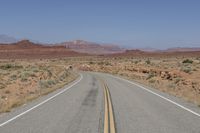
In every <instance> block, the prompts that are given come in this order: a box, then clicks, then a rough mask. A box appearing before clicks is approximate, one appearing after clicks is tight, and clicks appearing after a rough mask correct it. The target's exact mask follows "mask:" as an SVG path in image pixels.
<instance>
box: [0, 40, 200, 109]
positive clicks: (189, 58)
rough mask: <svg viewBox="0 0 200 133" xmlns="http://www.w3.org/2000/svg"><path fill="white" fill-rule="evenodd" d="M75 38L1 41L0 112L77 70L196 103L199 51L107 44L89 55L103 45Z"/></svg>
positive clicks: (199, 85)
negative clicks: (118, 78)
mask: <svg viewBox="0 0 200 133" xmlns="http://www.w3.org/2000/svg"><path fill="white" fill-rule="evenodd" d="M75 42H76V44H74V45H75V46H74V47H72V45H73V44H72V42H70V45H67V47H66V46H65V45H50V46H47V45H40V44H35V43H32V42H30V41H28V40H23V41H20V42H17V43H12V44H2V45H0V94H1V97H0V112H9V111H10V110H11V109H12V108H15V107H18V106H19V105H22V104H24V103H26V102H27V101H30V100H32V99H35V98H37V97H39V96H41V95H45V94H47V93H49V92H52V91H53V90H55V89H59V88H61V87H63V86H64V85H66V84H67V83H70V82H72V81H73V80H75V79H76V78H77V77H78V71H94V72H103V73H110V74H113V75H117V76H122V77H124V78H127V79H130V80H133V81H136V82H138V83H141V84H145V85H147V86H151V87H153V88H155V89H159V90H161V91H163V92H166V93H169V94H171V95H174V96H176V97H180V98H183V99H185V100H186V101H189V102H192V103H194V104H196V105H198V106H200V81H199V79H200V76H199V75H200V52H199V51H191V50H189V51H187V50H186V51H182V50H177V51H176V52H175V51H173V50H170V51H156V52H146V51H141V50H138V49H135V50H124V49H117V50H116V46H114V48H113V49H112V46H110V47H109V48H108V49H106V52H102V53H101V51H102V50H103V49H105V47H102V48H100V50H99V51H98V54H91V53H90V51H91V49H92V48H94V49H95V50H96V49H98V48H99V47H101V45H98V47H97V46H96V45H95V46H94V47H92V46H91V45H92V44H86V42H84V43H83V42H82V41H75ZM77 43H79V44H77ZM69 46H70V47H72V49H70V47H69ZM75 48H76V49H77V50H76V51H74V49H75ZM87 48H88V50H87ZM109 50H110V51H111V52H110V53H109ZM80 51H81V52H80ZM83 51H84V52H83ZM113 51H115V52H114V53H113ZM116 51H117V52H116ZM106 53H109V54H106Z"/></svg>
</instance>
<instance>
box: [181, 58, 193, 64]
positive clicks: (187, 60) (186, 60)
mask: <svg viewBox="0 0 200 133" xmlns="http://www.w3.org/2000/svg"><path fill="white" fill-rule="evenodd" d="M182 63H189V64H192V63H193V61H192V60H190V59H185V60H183V62H182Z"/></svg>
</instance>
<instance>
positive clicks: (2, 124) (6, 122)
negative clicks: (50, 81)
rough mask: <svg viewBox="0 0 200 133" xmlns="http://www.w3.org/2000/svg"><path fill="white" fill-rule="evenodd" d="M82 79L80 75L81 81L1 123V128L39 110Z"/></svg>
mask: <svg viewBox="0 0 200 133" xmlns="http://www.w3.org/2000/svg"><path fill="white" fill-rule="evenodd" d="M82 78H83V76H82V74H80V79H79V80H78V81H76V82H75V83H73V84H71V85H70V86H68V87H67V88H65V89H63V90H62V91H60V92H58V93H56V94H55V95H53V96H52V97H50V98H48V99H46V100H44V101H43V102H41V103H39V104H37V105H35V106H33V107H32V108H30V109H28V110H26V111H24V112H23V113H21V114H18V115H16V116H14V117H13V118H11V119H9V120H7V121H5V122H3V123H1V124H0V127H2V126H4V125H6V124H8V123H10V122H12V121H14V120H15V119H17V118H19V117H21V116H22V115H25V114H26V113H28V112H30V111H32V110H34V109H35V108H37V107H39V106H41V105H43V104H45V103H46V102H48V101H50V100H51V99H53V98H55V97H56V96H58V95H60V94H62V93H64V92H65V91H67V90H68V89H70V88H71V87H73V86H74V85H76V84H77V83H79V82H80V81H81V80H82Z"/></svg>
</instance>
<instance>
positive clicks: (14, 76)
mask: <svg viewBox="0 0 200 133" xmlns="http://www.w3.org/2000/svg"><path fill="white" fill-rule="evenodd" d="M66 64H67V63H66V62H65V61H64V60H63V61H62V62H60V61H59V60H51V61H50V60H47V59H46V60H0V96H1V97H0V113H2V112H10V111H11V109H12V108H15V107H18V106H20V105H23V104H25V103H26V102H28V101H31V100H33V99H35V98H37V97H39V96H42V95H46V94H48V93H50V92H52V91H54V90H55V89H60V88H62V87H63V86H64V85H66V84H67V83H70V82H72V81H73V80H74V79H76V78H77V77H78V74H77V72H75V71H73V70H72V69H71V68H70V67H69V66H67V65H66Z"/></svg>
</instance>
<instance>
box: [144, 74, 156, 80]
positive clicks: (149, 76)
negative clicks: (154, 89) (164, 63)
mask: <svg viewBox="0 0 200 133" xmlns="http://www.w3.org/2000/svg"><path fill="white" fill-rule="evenodd" d="M154 76H155V74H154V73H149V74H148V76H147V78H146V79H147V80H148V79H151V78H153V77H154Z"/></svg>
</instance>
